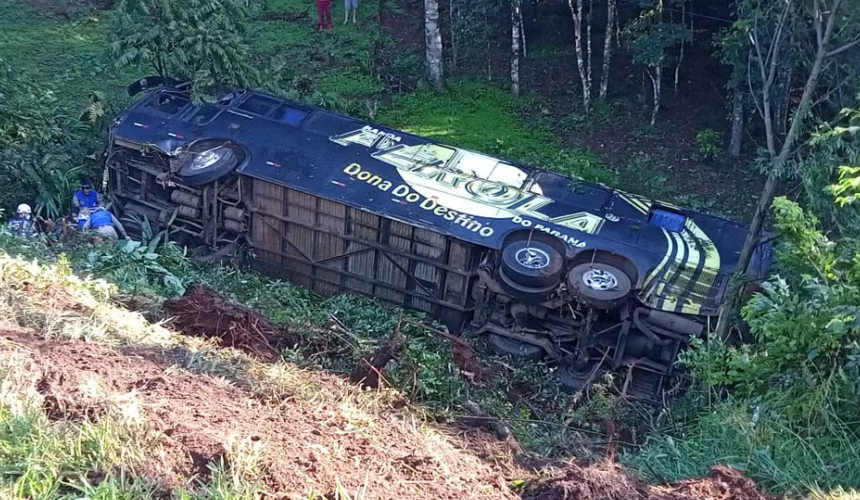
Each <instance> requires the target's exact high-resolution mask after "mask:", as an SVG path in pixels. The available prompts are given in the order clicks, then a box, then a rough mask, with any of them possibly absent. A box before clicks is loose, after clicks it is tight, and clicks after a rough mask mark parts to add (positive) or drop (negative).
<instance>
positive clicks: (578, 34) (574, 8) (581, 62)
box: [567, 0, 591, 112]
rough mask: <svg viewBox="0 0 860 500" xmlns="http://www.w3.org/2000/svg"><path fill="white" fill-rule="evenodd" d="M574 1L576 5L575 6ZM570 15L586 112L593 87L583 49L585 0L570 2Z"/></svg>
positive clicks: (589, 104)
mask: <svg viewBox="0 0 860 500" xmlns="http://www.w3.org/2000/svg"><path fill="white" fill-rule="evenodd" d="M574 1H575V2H576V5H574ZM567 4H568V6H569V7H570V15H571V17H573V29H574V35H575V37H574V38H575V42H576V66H577V68H578V69H579V79H580V81H581V82H582V105H583V106H584V107H585V111H586V112H588V111H589V110H590V109H591V87H590V86H589V85H588V75H587V73H586V69H585V55H584V54H583V48H582V13H583V0H568V1H567Z"/></svg>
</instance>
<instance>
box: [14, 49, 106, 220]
mask: <svg viewBox="0 0 860 500" xmlns="http://www.w3.org/2000/svg"><path fill="white" fill-rule="evenodd" d="M89 131H90V129H89V128H88V126H87V124H86V123H84V122H80V121H78V120H76V119H74V118H72V117H71V116H69V115H68V114H66V113H65V111H64V108H63V106H62V105H61V102H60V101H59V100H58V99H57V97H56V95H55V94H54V92H53V91H52V90H51V89H48V88H44V87H43V86H41V85H38V84H37V83H35V82H34V81H33V80H31V79H29V78H25V77H23V76H21V75H20V74H19V72H18V71H16V70H14V69H13V68H11V67H10V66H8V65H7V64H5V63H4V62H3V61H2V60H0V165H2V167H0V186H2V187H0V200H2V202H3V204H4V205H5V206H7V207H8V208H10V209H13V207H14V206H15V205H17V204H18V203H23V202H27V203H29V204H31V205H33V208H34V210H35V212H36V214H37V215H41V216H45V217H50V218H54V219H56V218H59V217H60V216H61V215H62V214H64V213H65V212H66V211H67V208H68V206H69V203H70V202H69V198H70V196H71V192H72V187H73V186H75V185H77V184H78V182H79V176H80V175H81V174H84V173H92V172H93V171H94V167H95V165H94V162H91V161H88V159H87V156H88V153H89V147H92V144H90V146H89V147H88V145H87V142H86V141H85V140H84V139H83V138H84V137H86V135H87V134H88V132H89Z"/></svg>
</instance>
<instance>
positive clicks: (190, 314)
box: [163, 283, 290, 361]
mask: <svg viewBox="0 0 860 500" xmlns="http://www.w3.org/2000/svg"><path fill="white" fill-rule="evenodd" d="M163 309H164V312H165V313H167V314H168V315H169V316H173V317H174V318H173V320H172V324H173V326H174V327H175V328H177V329H178V330H180V331H181V332H182V333H185V334H186V335H195V336H198V337H206V338H219V339H221V343H222V345H224V346H227V347H235V348H238V349H242V350H243V351H246V352H249V353H251V354H254V355H255V356H257V357H259V358H261V359H264V360H267V361H272V360H274V359H277V357H278V351H277V350H276V349H275V347H273V346H277V345H279V344H282V343H286V342H289V337H290V336H289V334H288V333H287V332H284V331H281V330H280V329H278V328H276V327H275V326H274V325H272V324H271V323H270V322H269V320H267V319H266V318H265V317H263V316H262V315H260V314H259V313H257V312H255V311H252V310H251V309H248V308H247V307H245V306H242V305H239V304H236V303H233V302H230V301H228V300H226V299H224V298H222V297H221V296H220V295H218V293H217V292H215V291H214V290H212V289H210V288H208V287H206V286H204V285H201V284H199V283H194V284H192V285H191V286H189V287H188V289H186V291H185V294H183V296H182V297H180V298H178V299H172V300H167V301H165V302H164V304H163Z"/></svg>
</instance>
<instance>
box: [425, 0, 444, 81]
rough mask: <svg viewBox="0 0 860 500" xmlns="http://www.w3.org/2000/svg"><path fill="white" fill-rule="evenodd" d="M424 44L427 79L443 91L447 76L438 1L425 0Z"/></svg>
mask: <svg viewBox="0 0 860 500" xmlns="http://www.w3.org/2000/svg"><path fill="white" fill-rule="evenodd" d="M424 42H425V46H426V51H427V77H428V78H429V80H430V82H431V83H432V84H433V86H435V87H436V89H438V90H442V89H444V88H445V74H444V72H443V65H442V33H441V31H440V29H439V2H438V0H424Z"/></svg>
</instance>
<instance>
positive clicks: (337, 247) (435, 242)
mask: <svg viewBox="0 0 860 500" xmlns="http://www.w3.org/2000/svg"><path fill="white" fill-rule="evenodd" d="M243 182H244V183H245V189H244V192H245V193H247V194H248V195H249V196H250V197H249V198H248V199H250V200H253V202H252V203H250V206H251V207H252V209H251V212H252V216H251V219H250V220H251V227H250V232H249V238H250V244H251V246H252V247H253V248H254V251H255V256H256V257H255V259H254V260H253V264H254V266H255V267H256V268H257V269H259V270H260V271H261V272H263V273H265V274H268V275H272V276H277V277H282V278H286V279H288V280H290V281H291V282H293V283H296V284H299V285H302V286H305V287H307V288H309V289H311V290H313V291H315V292H317V293H320V294H323V295H333V294H336V293H340V292H355V293H362V294H367V295H373V296H375V297H377V298H380V299H382V300H385V301H387V302H391V303H394V304H397V305H399V306H403V307H406V308H409V309H417V310H419V311H425V312H427V313H430V314H431V315H432V316H433V317H435V318H437V319H439V320H441V321H443V322H444V323H445V324H447V325H449V327H451V328H455V329H456V328H459V327H460V326H461V325H462V323H463V321H465V320H467V319H468V318H469V315H470V312H471V305H470V296H469V286H470V284H471V283H472V282H473V281H474V280H475V279H476V271H477V264H478V262H479V258H480V255H481V254H482V253H483V251H484V249H483V248H482V247H478V246H475V245H472V244H469V243H465V242H462V241H459V240H455V239H453V238H450V237H447V236H445V235H442V234H439V233H436V232H434V231H429V230H426V229H422V228H417V227H414V226H411V225H409V224H406V223H403V222H399V221H395V220H391V219H388V218H386V217H381V216H379V215H376V214H372V213H369V212H364V211H361V210H357V209H354V208H351V207H347V206H346V205H344V204H342V203H338V202H335V201H331V200H327V199H324V198H320V197H317V196H312V195H308V194H306V193H302V192H299V191H296V190H293V189H290V188H287V187H283V186H279V185H276V184H272V183H269V182H266V181H262V180H259V179H251V178H244V179H243Z"/></svg>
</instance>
